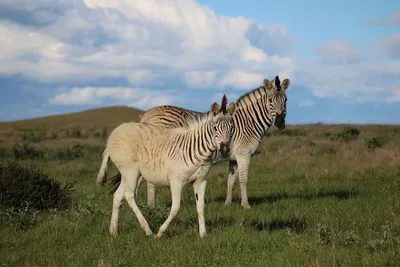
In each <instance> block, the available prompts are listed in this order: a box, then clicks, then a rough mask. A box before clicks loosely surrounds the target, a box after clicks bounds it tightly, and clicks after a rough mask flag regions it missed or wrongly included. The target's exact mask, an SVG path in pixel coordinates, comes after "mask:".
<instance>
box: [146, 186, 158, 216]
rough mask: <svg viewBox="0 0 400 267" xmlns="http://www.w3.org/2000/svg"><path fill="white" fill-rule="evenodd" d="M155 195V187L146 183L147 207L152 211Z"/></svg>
mask: <svg viewBox="0 0 400 267" xmlns="http://www.w3.org/2000/svg"><path fill="white" fill-rule="evenodd" d="M155 194H156V185H155V184H152V183H149V182H147V205H148V206H149V207H150V208H151V209H154V208H155V207H156V202H155V196H156V195H155Z"/></svg>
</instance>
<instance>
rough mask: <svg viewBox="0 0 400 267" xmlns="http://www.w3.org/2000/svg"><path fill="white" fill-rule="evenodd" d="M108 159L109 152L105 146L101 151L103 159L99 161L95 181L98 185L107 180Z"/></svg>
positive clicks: (103, 183)
mask: <svg viewBox="0 0 400 267" xmlns="http://www.w3.org/2000/svg"><path fill="white" fill-rule="evenodd" d="M109 159H110V154H109V153H108V150H107V148H106V149H104V152H103V161H102V163H101V167H100V171H99V174H97V179H96V183H97V185H98V186H103V185H105V183H106V182H107V164H108V161H109Z"/></svg>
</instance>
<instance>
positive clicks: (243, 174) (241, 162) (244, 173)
mask: <svg viewBox="0 0 400 267" xmlns="http://www.w3.org/2000/svg"><path fill="white" fill-rule="evenodd" d="M250 158H251V157H250V156H247V157H242V158H238V159H237V163H238V172H239V183H240V195H241V206H242V207H243V208H244V209H249V208H250V205H249V200H248V198H247V180H248V175H249V165H250Z"/></svg>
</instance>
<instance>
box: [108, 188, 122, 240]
mask: <svg viewBox="0 0 400 267" xmlns="http://www.w3.org/2000/svg"><path fill="white" fill-rule="evenodd" d="M124 194H125V184H124V181H123V180H121V183H120V185H119V186H118V189H117V191H115V193H114V200H113V208H112V215H111V222H110V233H111V234H112V235H116V234H117V228H118V217H119V209H120V207H121V205H122V203H123V201H124Z"/></svg>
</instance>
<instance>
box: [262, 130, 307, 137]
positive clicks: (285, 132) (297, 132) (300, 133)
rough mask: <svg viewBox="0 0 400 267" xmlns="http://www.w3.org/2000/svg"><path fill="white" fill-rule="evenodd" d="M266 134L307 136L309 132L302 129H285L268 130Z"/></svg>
mask: <svg viewBox="0 0 400 267" xmlns="http://www.w3.org/2000/svg"><path fill="white" fill-rule="evenodd" d="M265 135H266V136H306V135H307V133H306V132H304V131H300V130H299V129H284V130H281V131H279V130H275V131H268V132H267V133H266V134H265Z"/></svg>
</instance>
